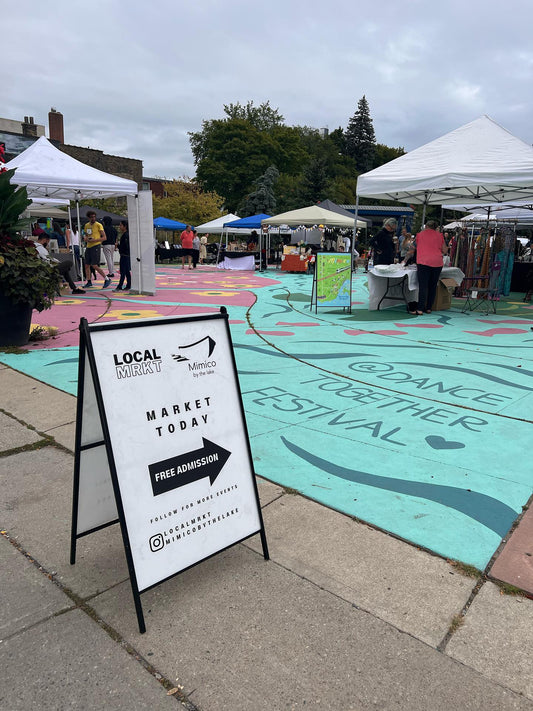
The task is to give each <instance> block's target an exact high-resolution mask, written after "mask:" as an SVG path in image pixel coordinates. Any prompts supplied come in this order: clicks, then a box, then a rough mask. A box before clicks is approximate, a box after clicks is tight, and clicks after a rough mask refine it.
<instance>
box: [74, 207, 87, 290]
mask: <svg viewBox="0 0 533 711" xmlns="http://www.w3.org/2000/svg"><path fill="white" fill-rule="evenodd" d="M76 217H77V219H78V237H79V240H80V262H79V264H78V266H79V268H80V273H81V275H82V277H84V276H87V275H86V274H83V272H82V269H83V263H82V261H81V249H82V245H83V240H82V235H81V232H82V230H81V221H80V201H79V200H78V198H76ZM83 253H84V254H85V250H84V252H83ZM89 273H90V272H89Z"/></svg>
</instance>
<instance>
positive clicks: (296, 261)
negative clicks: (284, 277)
mask: <svg viewBox="0 0 533 711" xmlns="http://www.w3.org/2000/svg"><path fill="white" fill-rule="evenodd" d="M308 261H309V260H308V257H307V255H306V254H283V255H282V256H281V271H282V272H306V271H307V264H308Z"/></svg>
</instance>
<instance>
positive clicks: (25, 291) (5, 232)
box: [0, 170, 61, 311]
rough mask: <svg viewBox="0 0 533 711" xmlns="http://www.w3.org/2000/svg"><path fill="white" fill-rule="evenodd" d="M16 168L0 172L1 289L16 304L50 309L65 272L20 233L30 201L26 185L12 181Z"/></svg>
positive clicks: (38, 309) (0, 291) (38, 308)
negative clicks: (61, 271)
mask: <svg viewBox="0 0 533 711" xmlns="http://www.w3.org/2000/svg"><path fill="white" fill-rule="evenodd" d="M14 173H15V171H14V170H7V171H4V172H0V293H1V294H3V295H4V296H6V297H8V298H9V299H11V301H12V302H13V303H15V304H31V305H32V308H34V309H37V311H43V310H44V309H49V308H50V307H51V306H52V304H53V301H54V297H55V295H56V294H57V293H58V291H59V287H60V284H61V275H60V274H59V272H58V270H57V269H56V268H55V267H54V266H52V265H51V264H48V263H47V262H45V261H44V260H43V259H41V258H40V256H39V253H38V252H37V250H36V248H35V244H34V243H33V242H32V241H31V240H27V239H24V238H23V237H20V235H18V234H17V233H18V230H20V229H21V228H22V227H24V224H25V223H24V221H23V220H21V219H20V215H21V214H22V213H23V212H24V210H25V209H26V208H27V207H28V205H29V204H30V202H31V201H30V200H28V195H27V192H26V188H20V187H17V186H16V185H11V183H10V179H11V178H12V177H13V175H14Z"/></svg>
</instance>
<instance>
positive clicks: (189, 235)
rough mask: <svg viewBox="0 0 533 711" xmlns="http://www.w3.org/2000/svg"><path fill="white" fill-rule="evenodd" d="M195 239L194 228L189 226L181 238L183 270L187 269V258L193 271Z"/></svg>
mask: <svg viewBox="0 0 533 711" xmlns="http://www.w3.org/2000/svg"><path fill="white" fill-rule="evenodd" d="M193 239H194V233H193V231H192V227H191V226H190V225H187V227H186V228H185V229H184V230H183V232H182V233H181V236H180V240H181V263H182V266H183V269H185V257H187V262H188V265H189V269H192V242H193Z"/></svg>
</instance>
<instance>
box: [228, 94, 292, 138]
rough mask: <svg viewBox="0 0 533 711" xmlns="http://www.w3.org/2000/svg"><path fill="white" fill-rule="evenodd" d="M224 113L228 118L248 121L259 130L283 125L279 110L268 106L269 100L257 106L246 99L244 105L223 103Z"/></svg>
mask: <svg viewBox="0 0 533 711" xmlns="http://www.w3.org/2000/svg"><path fill="white" fill-rule="evenodd" d="M224 113H225V114H226V116H227V117H228V119H242V120H243V121H248V123H251V124H252V126H255V128H257V129H258V130H259V131H270V130H271V129H273V128H274V127H275V126H283V125H284V121H285V119H284V118H283V116H282V115H281V114H280V112H279V111H278V110H277V109H273V108H272V106H270V101H264V102H263V103H262V104H260V105H259V106H254V102H253V101H248V102H247V103H246V106H243V105H242V104H241V103H240V102H237V103H236V104H224Z"/></svg>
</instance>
